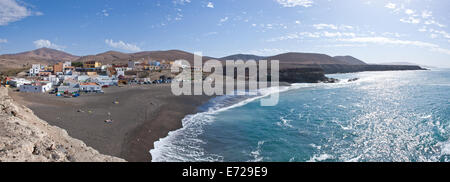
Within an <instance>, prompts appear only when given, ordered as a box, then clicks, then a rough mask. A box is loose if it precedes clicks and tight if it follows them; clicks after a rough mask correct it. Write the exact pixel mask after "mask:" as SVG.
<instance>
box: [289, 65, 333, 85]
mask: <svg viewBox="0 0 450 182" xmlns="http://www.w3.org/2000/svg"><path fill="white" fill-rule="evenodd" d="M336 81H337V80H336V79H333V78H328V77H326V76H325V73H324V71H323V69H321V68H313V67H312V68H292V69H282V70H280V82H288V83H319V82H325V83H334V82H336Z"/></svg>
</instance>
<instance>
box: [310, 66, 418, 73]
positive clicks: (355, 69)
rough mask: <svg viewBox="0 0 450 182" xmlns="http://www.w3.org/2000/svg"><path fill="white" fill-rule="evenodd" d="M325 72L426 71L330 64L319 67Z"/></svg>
mask: <svg viewBox="0 0 450 182" xmlns="http://www.w3.org/2000/svg"><path fill="white" fill-rule="evenodd" d="M317 67H320V68H322V69H323V70H324V72H325V74H334V73H354V72H362V71H406V70H426V69H424V68H422V67H420V66H415V65H376V64H367V65H344V64H328V65H317Z"/></svg>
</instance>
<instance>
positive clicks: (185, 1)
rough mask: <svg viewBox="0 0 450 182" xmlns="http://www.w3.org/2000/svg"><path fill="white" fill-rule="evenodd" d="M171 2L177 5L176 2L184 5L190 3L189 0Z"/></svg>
mask: <svg viewBox="0 0 450 182" xmlns="http://www.w3.org/2000/svg"><path fill="white" fill-rule="evenodd" d="M173 3H174V4H175V5H178V4H181V5H184V4H188V3H191V0H173Z"/></svg>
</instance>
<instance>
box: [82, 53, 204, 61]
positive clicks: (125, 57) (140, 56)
mask: <svg viewBox="0 0 450 182" xmlns="http://www.w3.org/2000/svg"><path fill="white" fill-rule="evenodd" d="M179 59H184V60H187V61H189V62H190V63H193V62H194V54H192V53H189V52H185V51H180V50H168V51H144V52H137V53H130V54H127V53H121V52H115V51H108V52H105V53H101V54H97V55H92V56H83V57H81V58H80V59H78V60H77V61H78V62H85V61H94V60H95V61H101V62H103V63H105V64H110V63H116V64H126V63H127V62H128V61H129V60H134V61H139V60H141V61H148V60H160V61H162V60H165V61H174V60H179ZM209 59H212V58H210V57H203V60H209Z"/></svg>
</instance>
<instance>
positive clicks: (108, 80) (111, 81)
mask: <svg viewBox="0 0 450 182" xmlns="http://www.w3.org/2000/svg"><path fill="white" fill-rule="evenodd" d="M94 81H95V82H96V83H97V84H99V85H101V86H105V85H108V86H114V85H117V84H118V79H117V78H116V77H109V76H98V77H97V78H95V79H94Z"/></svg>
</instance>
